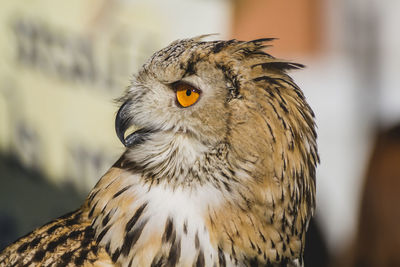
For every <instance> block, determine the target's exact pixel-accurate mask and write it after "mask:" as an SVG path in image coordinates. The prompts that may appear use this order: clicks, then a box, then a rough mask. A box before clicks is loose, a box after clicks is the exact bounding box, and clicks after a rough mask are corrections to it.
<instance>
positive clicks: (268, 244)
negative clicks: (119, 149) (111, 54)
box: [0, 37, 319, 266]
mask: <svg viewBox="0 0 400 267" xmlns="http://www.w3.org/2000/svg"><path fill="white" fill-rule="evenodd" d="M268 41H270V39H261V40H254V41H249V42H242V41H237V40H229V41H210V42H206V41H203V37H198V38H193V39H186V40H180V41H175V42H173V43H172V44H171V45H169V46H168V47H166V48H164V49H162V50H160V51H159V52H157V53H155V54H154V55H153V56H152V57H151V58H150V59H149V61H148V62H147V63H146V64H144V66H143V67H142V69H141V70H140V71H139V73H138V74H137V75H136V76H135V77H134V79H133V81H132V84H131V86H130V87H129V88H128V90H127V92H126V94H125V95H124V96H123V97H122V98H121V102H123V104H122V106H121V109H120V111H119V112H118V114H117V124H116V127H117V132H118V133H119V137H120V138H121V139H122V141H123V142H124V143H125V144H126V145H127V150H126V151H125V153H124V154H123V155H122V156H121V158H120V159H119V160H118V161H117V162H116V163H115V164H114V166H113V167H111V169H110V170H109V171H108V172H107V173H106V174H105V175H104V176H103V177H102V178H101V179H100V181H99V182H98V183H97V185H96V186H95V188H94V189H93V190H92V191H91V193H90V194H89V196H88V198H87V200H86V202H85V203H84V205H83V206H82V207H81V208H80V209H79V210H78V211H76V212H74V213H71V214H69V215H66V216H64V217H62V218H59V219H57V220H55V221H53V222H51V223H49V224H47V225H45V226H43V227H41V228H39V229H37V230H35V231H34V232H32V233H30V234H28V235H27V236H25V237H23V238H21V239H20V240H18V241H16V242H15V243H14V244H12V245H10V246H9V247H7V248H6V249H5V250H3V251H2V252H1V253H0V265H1V266H35V265H40V266H56V265H57V264H59V265H64V266H299V265H301V262H302V253H303V249H304V238H305V232H306V229H307V226H308V222H309V220H310V218H311V216H312V214H313V211H314V207H315V168H316V165H317V164H318V161H319V158H318V153H317V145H316V132H315V123H314V114H313V112H312V110H311V108H310V107H309V106H308V104H307V103H306V101H305V98H304V96H303V93H302V92H301V90H300V89H299V88H298V87H297V85H296V84H295V83H294V82H293V81H292V79H291V78H290V77H289V76H288V75H287V74H286V71H287V70H290V69H297V68H300V67H301V65H299V64H294V63H290V62H286V61H283V60H279V59H276V58H274V57H272V56H270V55H269V54H267V53H265V52H264V51H263V49H264V48H265V43H266V42H268ZM179 81H184V82H185V83H188V84H191V85H193V86H194V87H196V88H199V89H200V90H201V92H202V93H201V95H200V98H199V100H198V101H197V103H195V104H194V105H192V106H190V107H188V108H182V107H180V106H179V105H177V103H176V97H175V91H174V90H173V84H175V83H177V82H179ZM131 124H133V125H135V126H136V127H137V128H138V129H139V130H137V131H136V132H134V133H133V134H132V135H131V136H128V137H125V136H124V133H125V130H126V129H127V128H128V126H129V125H131ZM121 132H122V134H121ZM129 138H130V140H128V139H129Z"/></svg>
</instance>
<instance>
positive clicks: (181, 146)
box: [116, 37, 318, 182]
mask: <svg viewBox="0 0 400 267" xmlns="http://www.w3.org/2000/svg"><path fill="white" fill-rule="evenodd" d="M271 40H272V39H259V40H253V41H249V42H243V41H237V40H229V41H208V42H206V41H203V38H202V37H197V38H193V39H185V40H178V41H175V42H173V43H172V44H170V45H169V46H167V47H166V48H164V49H162V50H160V51H158V52H156V53H155V54H154V55H153V56H152V57H151V58H150V59H149V60H148V61H147V63H145V64H144V66H143V67H142V68H141V70H140V71H139V73H138V74H137V75H136V76H135V77H134V78H133V81H132V84H131V86H130V87H129V88H128V90H127V92H126V94H125V95H124V96H123V97H122V98H121V101H122V105H121V108H120V109H119V111H118V114H117V118H116V131H117V134H118V137H119V138H120V140H121V141H122V143H123V144H124V145H125V146H126V147H127V152H126V153H125V158H126V159H127V161H129V162H130V164H131V166H132V168H134V169H137V170H139V171H141V172H142V173H145V174H147V176H148V177H149V179H152V180H154V179H156V180H157V181H160V180H162V179H164V178H165V177H168V178H166V179H167V180H179V181H181V182H187V181H188V180H190V181H196V179H197V178H196V177H199V173H200V172H203V171H206V170H205V169H208V170H209V171H210V172H214V170H215V169H217V168H222V167H221V166H222V165H224V166H225V165H226V166H229V167H227V168H228V169H231V172H230V173H232V172H233V173H235V172H236V174H237V173H239V171H238V169H240V168H243V169H244V171H243V173H245V172H248V173H249V174H250V176H252V177H253V178H255V179H256V180H257V179H259V180H260V181H261V180H263V179H264V177H266V176H270V177H274V176H276V177H279V176H281V175H283V173H284V172H286V171H293V170H295V171H300V170H302V171H311V172H313V171H314V169H315V165H316V163H317V161H318V156H317V149H316V133H315V130H314V128H315V125H314V118H313V117H314V115H313V112H312V110H311V109H310V107H309V106H308V104H307V103H306V101H305V98H304V96H303V93H302V92H301V90H300V89H299V88H298V87H297V85H296V84H295V83H294V82H293V81H292V79H291V78H290V77H289V76H288V75H287V74H286V71H287V70H290V69H298V68H301V67H302V65H300V64H295V63H290V62H286V61H283V60H279V59H276V58H274V57H272V56H270V55H269V54H267V53H265V52H264V51H263V49H264V48H265V47H267V46H266V45H265V43H266V42H269V41H271ZM132 125H134V128H135V130H134V131H133V132H132V133H129V134H127V130H128V128H130V127H131V126H132ZM244 165H246V167H243V166H244ZM290 168H292V169H293V170H291V169H290ZM235 170H236V171H235ZM228 173H229V172H228ZM312 175H313V174H312ZM163 177H164V178H163ZM188 177H191V178H188Z"/></svg>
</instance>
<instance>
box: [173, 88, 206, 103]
mask: <svg viewBox="0 0 400 267" xmlns="http://www.w3.org/2000/svg"><path fill="white" fill-rule="evenodd" d="M174 89H175V94H176V101H177V102H178V104H179V105H180V106H181V107H183V108H187V107H190V106H192V105H193V104H195V103H196V102H197V101H198V99H199V97H200V93H201V91H200V90H199V89H197V88H195V87H193V86H192V85H190V84H187V83H183V82H179V83H177V84H175V85H174Z"/></svg>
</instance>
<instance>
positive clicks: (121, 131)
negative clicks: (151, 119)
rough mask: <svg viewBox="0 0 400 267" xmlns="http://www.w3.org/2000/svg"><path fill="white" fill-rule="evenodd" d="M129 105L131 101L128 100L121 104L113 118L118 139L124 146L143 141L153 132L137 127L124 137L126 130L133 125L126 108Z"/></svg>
mask: <svg viewBox="0 0 400 267" xmlns="http://www.w3.org/2000/svg"><path fill="white" fill-rule="evenodd" d="M130 106H131V102H129V101H126V102H125V103H124V104H122V106H121V107H120V108H119V110H118V113H117V117H116V118H115V131H116V133H117V136H118V138H119V140H120V141H121V143H122V144H123V145H124V146H125V147H132V146H134V145H138V144H140V143H142V142H144V141H145V140H146V139H147V137H148V136H149V135H150V134H151V133H153V132H154V131H152V130H149V129H146V128H139V129H136V130H134V131H133V132H132V133H130V134H129V135H128V136H126V137H125V133H126V132H127V130H128V129H130V128H131V127H132V126H133V124H132V119H131V117H130V116H129V110H128V109H129V107H130Z"/></svg>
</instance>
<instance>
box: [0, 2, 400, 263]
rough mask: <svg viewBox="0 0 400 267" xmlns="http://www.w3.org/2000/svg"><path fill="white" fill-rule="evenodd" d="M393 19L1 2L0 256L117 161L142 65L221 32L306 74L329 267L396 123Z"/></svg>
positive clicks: (397, 43)
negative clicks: (166, 50)
mask: <svg viewBox="0 0 400 267" xmlns="http://www.w3.org/2000/svg"><path fill="white" fill-rule="evenodd" d="M399 10H400V1H396V0H384V1H378V0H353V1H346V0H301V1H287V0H282V1H273V0H230V1H229V0H214V1H212V0H173V1H164V0H147V1H145V0H143V1H139V0H136V1H135V0H112V1H106V0H104V1H98V0H90V1H79V0H70V1H50V0H34V1H3V2H2V4H1V8H0V58H1V61H0V155H1V157H0V248H1V247H2V246H4V245H6V244H7V243H9V242H11V241H13V240H14V239H15V238H17V237H18V236H19V235H22V234H24V233H26V232H28V231H30V230H32V229H33V228H34V227H37V226H39V225H41V224H42V223H45V222H46V221H47V220H49V219H51V218H54V217H55V216H59V215H61V214H62V213H63V212H66V211H68V210H70V209H73V208H77V207H78V206H79V203H81V201H83V199H84V198H85V195H86V194H87V193H88V191H89V190H90V189H91V187H92V186H93V185H94V184H95V183H96V181H97V180H98V179H99V178H100V177H101V175H102V174H103V173H104V172H105V171H106V170H107V169H108V168H109V167H110V166H111V164H112V163H113V162H114V161H115V160H116V159H117V158H118V156H119V155H120V153H121V152H122V151H123V147H122V145H121V144H120V143H119V141H118V139H117V137H116V135H115V133H114V117H115V113H116V110H117V108H118V107H117V105H116V103H115V102H114V99H115V98H117V97H118V96H120V95H121V94H122V92H123V91H124V89H125V88H126V87H127V86H128V84H129V79H130V76H131V74H132V73H134V72H135V71H136V70H137V69H138V68H139V67H140V66H141V65H142V64H143V63H144V61H145V60H146V58H147V57H149V56H150V55H151V54H152V53H153V52H155V51H156V50H158V49H160V48H162V47H164V46H166V45H167V44H169V43H170V42H172V41H173V40H175V39H178V38H188V37H193V36H196V35H201V34H205V33H219V35H218V36H216V37H213V38H221V39H227V38H236V39H243V40H249V39H255V38H261V37H276V38H278V40H276V41H275V42H274V47H272V48H271V49H270V50H269V52H270V53H271V54H272V55H274V56H276V57H281V58H285V59H289V60H292V61H295V62H299V63H303V64H305V65H306V66H307V68H306V69H304V70H301V71H297V72H294V73H292V76H293V77H294V79H295V81H296V82H297V83H298V85H300V87H301V88H302V89H303V91H304V92H305V95H306V97H307V99H308V101H309V103H310V105H311V106H312V107H313V109H314V111H315V113H316V116H317V124H318V134H319V139H318V143H319V149H320V156H321V165H320V166H319V168H318V176H317V200H318V202H317V212H316V222H317V224H318V225H319V227H320V229H321V231H322V234H323V239H324V242H326V245H327V247H328V250H329V253H330V255H331V256H332V259H331V261H330V264H331V265H334V263H335V262H336V263H337V262H338V261H337V260H336V261H335V258H339V257H341V255H344V254H346V253H347V254H348V252H347V250H348V248H349V247H350V246H351V244H352V243H353V240H354V239H355V238H356V235H357V231H358V230H357V228H358V225H359V220H358V218H359V214H360V211H359V208H360V206H361V199H362V197H361V196H362V194H363V193H362V192H363V186H364V177H365V175H366V172H367V169H368V168H367V165H368V163H369V160H370V157H371V156H370V155H371V151H372V150H373V149H372V148H373V146H374V142H375V141H374V138H375V135H376V133H377V132H379V131H380V130H381V129H386V128H388V127H391V126H392V125H395V124H397V123H399V122H400V85H399V83H398V82H397V81H396V80H397V78H398V77H399V76H398V75H399V74H400V34H399V26H400V16H399V15H398V11H399ZM399 165H400V162H399ZM395 179H400V177H395ZM398 193H399V194H400V188H399V189H398ZM399 201H400V200H399ZM399 203H400V202H399ZM399 249H400V248H399ZM343 266H344V265H343Z"/></svg>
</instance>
